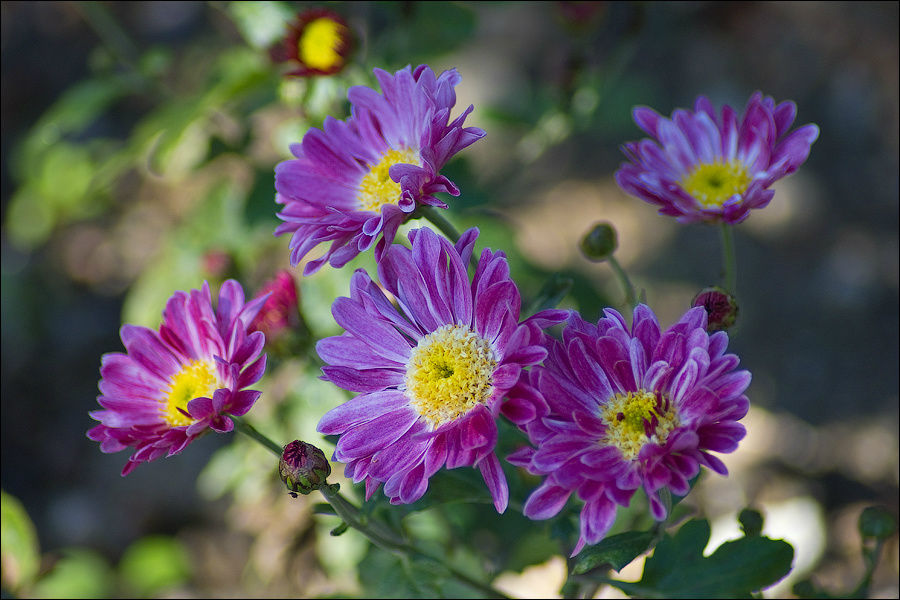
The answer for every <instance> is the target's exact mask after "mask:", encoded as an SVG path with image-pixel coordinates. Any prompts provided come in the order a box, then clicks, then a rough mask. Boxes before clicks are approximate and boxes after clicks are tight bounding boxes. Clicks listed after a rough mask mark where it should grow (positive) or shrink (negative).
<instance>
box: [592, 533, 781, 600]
mask: <svg viewBox="0 0 900 600" xmlns="http://www.w3.org/2000/svg"><path fill="white" fill-rule="evenodd" d="M709 534H710V528H709V522H708V521H706V520H696V519H695V520H693V521H689V522H688V523H685V524H684V525H683V526H682V527H681V529H679V530H678V532H677V533H676V534H675V535H674V536H669V535H666V536H665V537H664V538H663V539H662V541H660V542H659V544H658V545H657V546H656V550H655V551H654V552H653V555H652V556H651V557H650V558H648V559H647V562H646V565H645V566H644V574H643V577H642V578H641V580H640V581H638V582H634V583H626V582H615V581H609V583H611V584H612V585H615V586H616V587H618V588H619V589H621V590H622V591H624V592H626V593H629V594H640V595H642V596H651V597H665V598H746V597H749V596H750V594H751V593H752V592H754V591H757V590H761V589H764V588H767V587H769V586H771V585H773V584H774V583H776V582H777V581H779V580H780V579H782V578H783V577H784V576H785V575H787V574H788V573H789V572H790V570H791V563H792V561H793V558H794V549H793V548H792V547H791V545H790V544H788V543H787V542H785V541H783V540H773V539H770V538H767V537H749V538H748V537H744V538H741V539H738V540H734V541H730V542H725V543H724V544H722V545H721V546H719V547H718V548H717V549H716V550H715V552H713V553H712V554H711V555H710V556H708V557H704V556H703V548H704V547H705V546H706V545H707V543H708V542H709Z"/></svg>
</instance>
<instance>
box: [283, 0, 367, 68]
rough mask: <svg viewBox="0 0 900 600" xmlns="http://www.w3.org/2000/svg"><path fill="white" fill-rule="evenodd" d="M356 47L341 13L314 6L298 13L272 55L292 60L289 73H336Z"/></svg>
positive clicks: (286, 60) (287, 60) (284, 60)
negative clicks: (291, 67) (292, 64)
mask: <svg viewBox="0 0 900 600" xmlns="http://www.w3.org/2000/svg"><path fill="white" fill-rule="evenodd" d="M352 49H353V34H352V33H351V31H350V28H349V27H348V26H347V23H346V22H345V21H344V19H343V18H341V16H340V15H338V14H337V13H334V12H332V11H330V10H325V9H321V8H314V9H310V10H307V11H304V12H302V13H300V15H298V17H297V20H296V21H295V22H294V23H293V24H291V25H290V28H289V30H288V34H287V36H285V39H284V40H283V41H282V42H281V43H280V44H278V45H277V46H274V47H273V48H272V49H271V51H270V54H271V56H272V59H273V60H275V61H276V62H291V63H294V64H296V65H297V66H296V68H294V69H293V70H292V71H290V72H288V73H287V74H288V75H294V76H298V77H309V76H312V75H333V74H335V73H337V72H338V71H340V70H341V69H343V68H344V65H345V64H346V62H347V56H348V55H349V54H350V52H351V50H352Z"/></svg>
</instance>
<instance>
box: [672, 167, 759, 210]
mask: <svg viewBox="0 0 900 600" xmlns="http://www.w3.org/2000/svg"><path fill="white" fill-rule="evenodd" d="M750 181H751V177H750V174H749V173H748V172H747V166H746V165H745V164H744V163H743V162H741V161H739V160H730V161H728V162H719V161H715V162H711V163H700V164H699V165H697V166H696V167H694V169H693V170H692V171H690V172H689V173H686V174H685V175H684V177H682V178H681V181H679V183H680V184H681V187H682V188H684V191H686V192H687V193H688V194H690V195H691V196H693V197H694V198H695V199H696V200H697V202H699V203H700V204H702V205H703V206H704V207H705V208H721V207H722V205H723V204H724V203H725V201H726V200H728V199H729V198H731V197H732V196H734V195H735V194H743V193H744V192H746V191H747V187H748V186H749V185H750Z"/></svg>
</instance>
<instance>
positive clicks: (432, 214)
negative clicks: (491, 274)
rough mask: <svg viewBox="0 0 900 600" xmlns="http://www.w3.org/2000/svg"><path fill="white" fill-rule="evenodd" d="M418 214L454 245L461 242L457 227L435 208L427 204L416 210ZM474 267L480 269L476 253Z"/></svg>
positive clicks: (472, 259)
mask: <svg viewBox="0 0 900 600" xmlns="http://www.w3.org/2000/svg"><path fill="white" fill-rule="evenodd" d="M416 214H417V215H418V216H420V217H425V219H426V220H428V221H429V222H430V223H431V224H432V225H434V226H435V227H437V228H438V231H440V232H441V233H443V234H444V235H445V236H447V238H448V239H449V240H450V241H451V242H453V243H454V244H455V243H456V242H458V241H459V237H460V233H459V232H458V231H457V230H456V227H454V226H453V223H451V222H450V221H448V220H447V219H445V218H444V215H442V214H441V213H439V212H438V211H437V210H436V209H435V208H434V207H433V206H428V205H427V204H422V205H420V206H419V208H417V209H416ZM470 260H471V263H472V267H474V268H475V269H477V268H478V257H477V256H475V253H474V252H473V253H472V257H471V259H470Z"/></svg>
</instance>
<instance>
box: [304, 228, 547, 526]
mask: <svg viewBox="0 0 900 600" xmlns="http://www.w3.org/2000/svg"><path fill="white" fill-rule="evenodd" d="M477 236H478V230H477V229H470V230H468V231H467V232H465V233H464V234H463V235H462V237H461V238H460V239H459V241H458V242H457V243H456V245H455V246H454V245H452V244H451V243H450V242H448V241H447V240H446V239H444V238H442V237H439V236H438V235H437V234H435V233H434V232H433V231H431V230H430V229H427V228H426V229H418V230H414V231H412V232H410V234H409V239H410V241H411V242H412V249H408V248H406V247H404V246H400V245H394V246H393V247H392V248H391V249H390V251H389V252H387V253H386V254H385V256H384V258H383V259H382V261H381V262H380V263H379V265H378V274H379V278H380V279H381V283H382V285H383V286H384V287H385V288H386V289H387V291H389V292H390V293H391V294H392V295H393V297H394V298H395V299H396V302H397V304H398V305H399V309H398V308H395V306H394V305H393V304H392V303H391V301H390V300H388V298H387V297H386V296H385V295H384V293H383V292H382V291H381V289H380V288H379V287H378V285H376V284H375V283H374V282H373V281H372V280H371V279H370V278H369V276H368V274H366V272H365V271H363V270H358V271H356V273H355V274H354V275H353V279H352V281H351V293H350V297H349V298H338V299H337V300H336V301H335V303H334V306H333V307H332V313H333V314H334V318H335V320H336V321H337V322H338V324H340V325H341V326H342V327H343V328H344V329H345V330H346V333H344V334H343V335H341V336H335V337H330V338H326V339H323V340H321V341H320V342H319V343H318V345H317V346H316V349H317V350H318V353H319V356H321V357H322V359H323V360H324V361H325V362H326V363H327V364H328V366H325V367H323V369H322V370H323V372H324V377H323V378H324V379H326V380H330V381H332V382H334V383H335V384H336V385H338V386H340V387H342V388H344V389H347V390H350V391H353V392H360V395H359V396H357V397H355V398H353V399H352V400H350V401H348V402H346V403H345V404H342V405H341V406H338V407H337V408H334V409H332V410H331V411H329V412H328V413H327V414H326V415H325V416H324V417H322V420H321V421H320V422H319V431H320V432H321V433H324V434H337V435H340V436H341V437H340V439H339V440H338V443H337V447H336V448H335V452H334V460H338V461H341V462H344V463H347V466H346V470H345V474H346V476H347V477H350V478H352V479H353V480H354V481H355V482H360V481H363V480H365V482H366V496H367V498H368V497H370V496H371V495H372V494H373V493H374V492H375V490H377V489H378V487H379V486H380V485H381V484H382V483H383V484H384V493H385V495H387V496H388V497H389V498H390V499H391V502H393V503H395V504H398V503H410V502H414V501H416V500H418V499H419V498H421V497H422V495H423V494H424V493H425V491H426V489H427V488H428V479H429V478H430V477H431V476H432V475H434V474H435V473H436V472H437V471H438V470H439V469H440V468H441V467H443V466H446V467H447V468H448V469H454V468H456V467H462V466H467V465H472V466H475V467H477V468H478V469H479V470H480V471H481V474H482V476H483V477H484V481H485V483H486V484H487V487H488V489H489V490H490V493H491V496H492V497H493V499H494V506H495V507H496V508H497V510H498V511H499V512H503V511H504V510H505V509H506V505H507V502H508V498H509V490H508V488H507V483H506V478H505V476H504V475H503V471H502V470H501V467H500V462H499V460H498V459H497V457H496V455H495V454H494V446H495V445H496V443H497V425H496V422H495V419H496V417H497V415H498V413H499V410H500V403H501V401H502V399H503V396H504V395H505V394H506V392H507V391H508V390H509V389H510V388H511V387H512V386H514V385H515V384H516V382H517V381H518V379H519V375H520V373H521V372H522V368H523V367H526V366H528V365H532V364H536V363H538V362H540V361H541V360H542V359H543V358H544V357H545V356H546V355H547V351H546V350H545V349H544V348H543V347H542V346H541V345H540V344H539V343H538V342H539V341H540V339H541V335H542V334H541V331H540V329H539V328H538V327H537V326H534V325H530V324H523V325H519V309H520V297H519V290H518V288H517V287H516V284H515V283H514V282H513V281H512V279H510V276H509V266H508V264H507V262H506V257H505V256H504V254H503V253H502V252H491V251H490V250H487V249H485V250H484V251H483V252H482V254H481V259H480V260H479V262H478V268H477V270H476V272H475V275H474V278H473V280H472V282H471V283H470V282H469V277H468V274H467V272H466V265H467V264H468V262H469V259H470V257H471V255H472V248H473V246H474V244H475V239H476V237H477Z"/></svg>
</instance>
